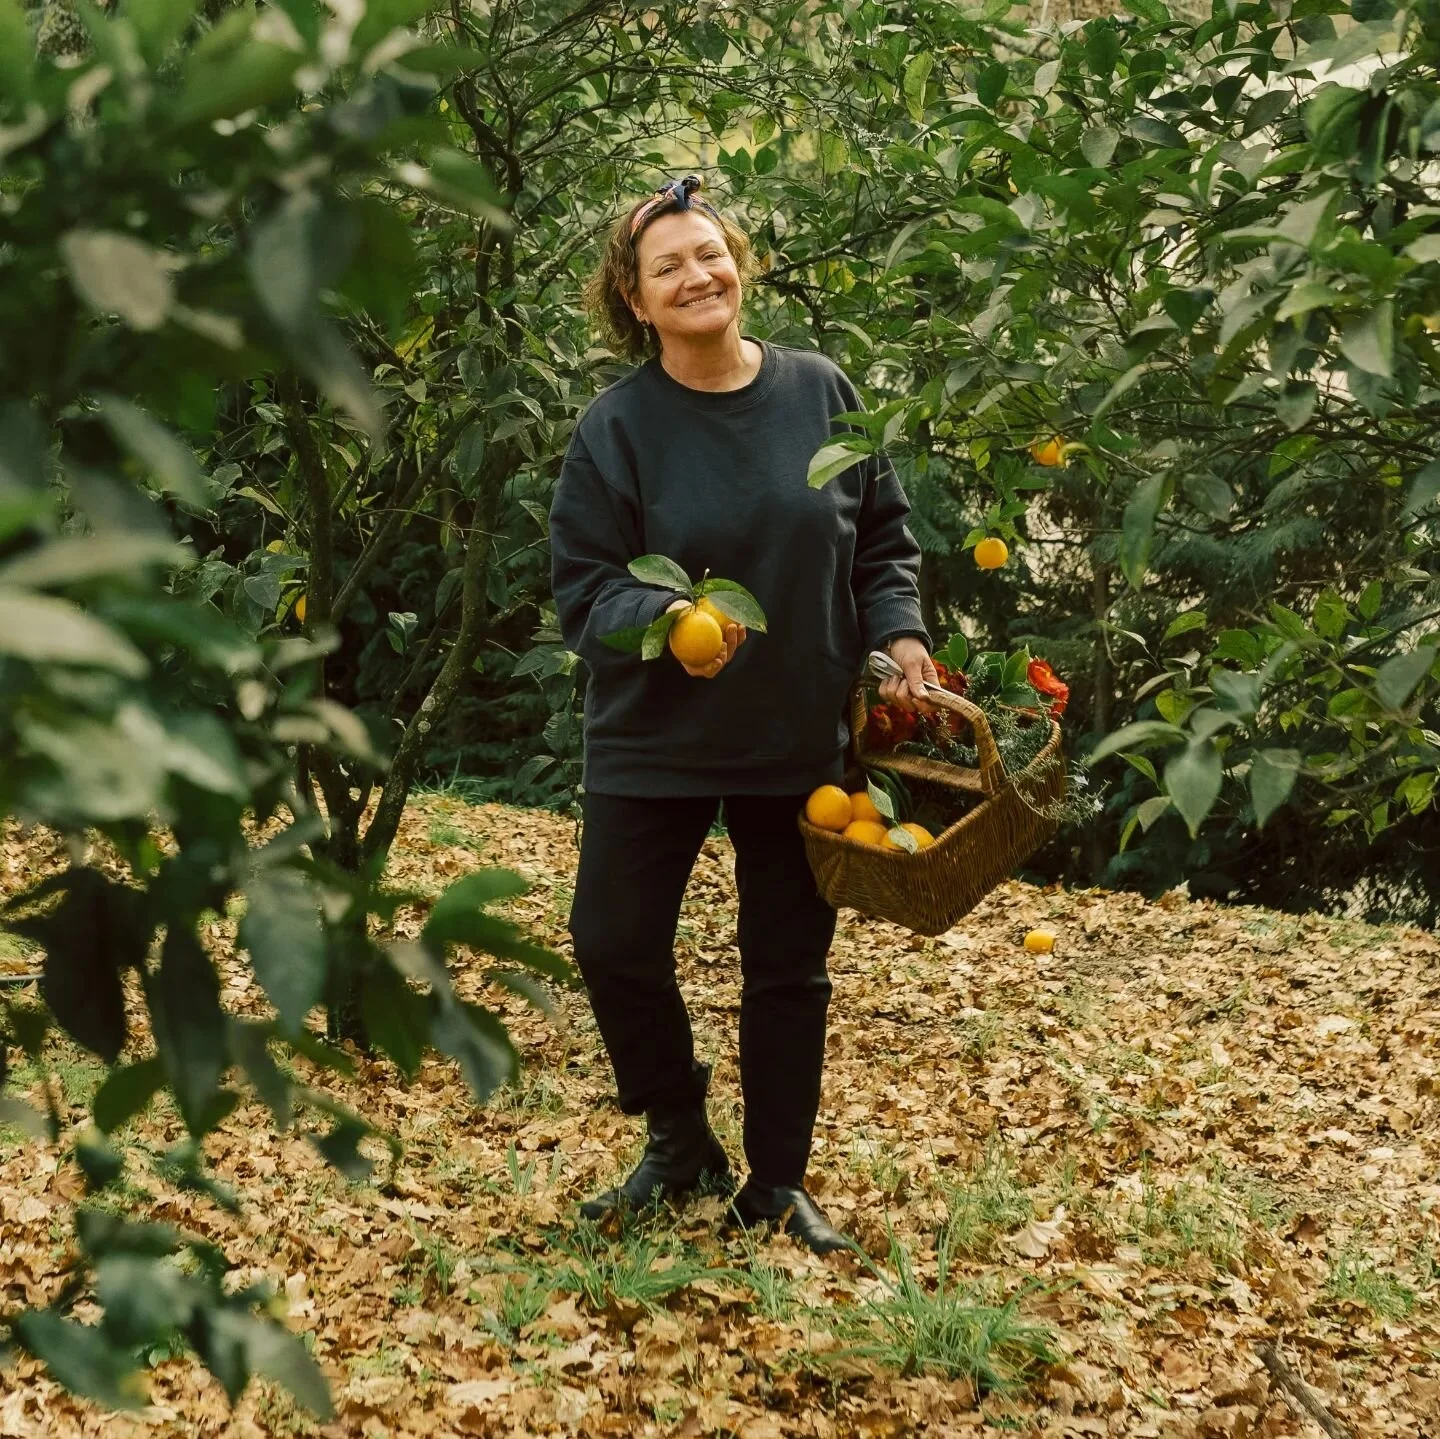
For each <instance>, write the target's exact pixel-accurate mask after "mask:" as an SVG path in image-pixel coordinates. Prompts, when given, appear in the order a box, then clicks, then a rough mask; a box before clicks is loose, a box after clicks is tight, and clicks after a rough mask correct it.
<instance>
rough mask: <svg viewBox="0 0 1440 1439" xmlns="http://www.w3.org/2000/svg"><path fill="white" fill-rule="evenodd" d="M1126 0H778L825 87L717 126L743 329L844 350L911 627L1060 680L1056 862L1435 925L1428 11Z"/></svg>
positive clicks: (1435, 291)
mask: <svg viewBox="0 0 1440 1439" xmlns="http://www.w3.org/2000/svg"><path fill="white" fill-rule="evenodd" d="M1127 8H1128V10H1129V12H1130V13H1129V14H1127V15H1115V16H1102V17H1098V18H1095V19H1092V20H1089V21H1087V22H1085V23H1084V24H1080V25H1076V24H1066V25H1064V26H1055V27H1049V28H1040V29H1034V28H1030V29H1022V28H1021V27H1020V26H1019V25H1015V24H1012V23H1011V21H1010V19H1009V18H1008V12H1009V10H1010V7H1009V6H1008V5H1006V4H1005V3H1004V0H996V3H994V4H992V5H990V6H988V7H983V8H981V7H977V8H976V9H974V10H972V11H969V12H961V11H958V10H957V9H956V7H953V6H949V5H941V4H925V3H917V4H912V5H910V6H908V7H907V8H906V22H907V23H906V25H905V27H904V28H903V29H901V28H898V27H896V26H895V25H893V24H892V23H890V21H891V19H893V17H892V16H891V15H890V14H889V8H888V7H884V6H880V5H873V4H864V3H862V4H858V5H851V4H844V5H841V4H833V5H820V6H816V7H812V9H811V12H810V17H809V18H810V21H811V23H812V24H813V26H814V27H816V28H815V31H814V35H815V38H816V39H817V40H819V41H820V42H821V45H820V46H819V47H817V48H819V49H820V50H821V52H822V53H821V55H820V57H819V58H817V59H816V60H815V62H814V64H815V67H816V76H817V78H816V81H815V84H816V87H817V88H816V89H815V90H814V91H812V94H811V100H812V101H813V100H815V99H816V97H819V96H823V93H824V85H825V83H826V81H825V74H826V73H828V75H829V81H828V83H829V84H830V86H831V87H832V94H833V97H834V103H833V104H823V103H813V104H807V105H806V106H797V107H794V108H792V109H790V110H779V111H776V112H773V113H771V112H758V111H750V112H746V114H747V116H748V118H749V120H750V122H751V128H750V131H749V133H748V135H746V134H743V133H738V134H736V138H735V140H734V141H733V142H732V143H731V144H729V145H722V146H721V148H720V150H719V154H718V164H719V166H720V168H721V170H722V172H723V173H724V175H725V177H726V179H727V181H728V182H729V184H731V185H732V186H733V187H734V189H735V190H736V191H737V192H738V194H739V195H741V196H742V197H743V203H744V204H745V205H747V206H748V207H749V208H750V210H751V213H752V214H753V215H755V216H757V217H763V218H762V219H761V220H760V223H759V227H758V228H759V230H760V233H761V235H762V240H763V242H764V244H765V247H766V248H767V249H768V251H769V257H768V258H769V268H768V270H767V272H766V274H765V276H764V278H763V280H762V286H763V287H764V288H765V289H766V290H768V292H769V293H770V294H772V295H773V296H774V297H775V300H776V302H777V303H776V305H775V307H774V309H773V310H772V313H771V315H770V316H769V317H768V319H769V323H770V326H771V332H772V333H774V334H776V335H778V336H779V337H781V338H788V337H794V338H796V339H797V340H799V341H801V342H803V343H810V344H819V345H822V346H823V347H825V348H826V349H828V350H830V351H831V352H832V353H834V354H835V355H836V357H837V358H839V359H840V360H841V361H842V362H843V363H845V364H846V365H847V367H848V368H849V369H850V370H851V371H852V373H855V374H856V375H857V376H859V377H861V378H862V380H863V381H864V383H865V386H866V391H867V396H868V399H869V401H870V413H869V414H868V415H867V416H865V417H856V421H855V425H856V433H855V434H854V435H853V436H852V437H850V438H849V439H848V440H845V441H842V443H843V444H846V445H848V446H849V447H850V448H851V449H852V450H855V451H864V450H866V449H873V448H875V447H877V446H879V445H881V444H883V445H885V446H886V447H887V448H888V449H889V451H890V452H891V453H892V454H893V455H894V456H895V458H896V460H897V463H898V464H899V466H900V468H901V472H902V476H903V477H904V479H905V480H906V483H907V486H908V487H909V489H910V493H911V497H912V500H913V501H914V502H915V506H916V508H915V521H914V523H915V528H916V530H917V533H918V534H919V537H920V539H921V542H922V544H923V545H924V546H925V547H926V548H927V550H928V552H929V556H928V558H929V563H928V564H927V566H926V574H925V578H924V584H925V589H926V594H925V599H926V602H927V605H928V607H929V610H930V614H931V618H932V621H933V622H934V624H935V625H936V626H937V627H938V628H940V629H941V630H942V631H943V630H944V629H945V628H946V627H948V626H950V625H952V624H958V623H962V622H963V623H964V624H965V625H967V626H970V627H971V628H972V629H979V630H981V631H984V632H986V634H987V637H989V638H990V639H991V640H992V642H993V641H996V640H999V641H1001V642H1003V643H1004V645H1005V647H1006V648H1013V647H1014V646H1016V645H1017V644H1019V643H1026V642H1029V643H1030V644H1031V645H1032V647H1034V648H1035V649H1036V650H1037V652H1043V653H1045V654H1046V655H1047V656H1048V657H1050V658H1051V659H1052V660H1054V661H1055V662H1056V663H1057V666H1058V667H1059V668H1060V669H1061V670H1062V671H1063V672H1064V673H1066V674H1067V675H1068V676H1069V677H1071V678H1072V679H1074V680H1076V682H1077V693H1076V703H1075V705H1074V706H1073V708H1072V711H1071V714H1072V717H1073V718H1074V719H1075V721H1076V725H1075V728H1077V729H1078V730H1080V731H1081V732H1082V733H1083V732H1084V731H1085V730H1088V731H1089V736H1090V739H1089V743H1088V745H1087V748H1094V749H1095V757H1096V760H1097V762H1102V763H1104V764H1105V766H1106V772H1107V773H1108V774H1109V776H1110V785H1111V794H1110V801H1109V803H1110V811H1109V814H1108V815H1107V817H1106V820H1105V822H1104V824H1103V825H1102V826H1101V827H1100V828H1099V829H1098V830H1097V831H1096V834H1095V835H1094V836H1093V839H1094V840H1095V843H1094V844H1093V845H1092V846H1091V848H1090V851H1089V853H1088V854H1085V853H1083V852H1082V853H1077V854H1075V855H1074V856H1073V857H1072V858H1069V859H1062V860H1061V863H1063V864H1068V865H1070V866H1071V872H1073V871H1074V870H1075V869H1080V870H1082V871H1083V869H1084V868H1087V867H1088V868H1089V870H1090V873H1091V874H1092V875H1095V876H1097V877H1098V876H1101V875H1103V876H1104V877H1105V878H1106V879H1107V880H1109V881H1110V882H1126V881H1129V882H1137V883H1142V884H1144V885H1146V886H1147V887H1163V886H1165V885H1167V884H1173V883H1176V882H1178V881H1179V880H1182V879H1189V880H1190V881H1191V883H1192V885H1193V886H1195V887H1196V888H1197V889H1199V888H1203V889H1205V890H1207V892H1213V893H1228V894H1239V895H1246V896H1250V897H1256V896H1259V897H1263V898H1269V899H1278V900H1279V901H1280V902H1282V903H1286V902H1289V903H1298V904H1302V905H1303V904H1309V903H1333V902H1337V900H1339V899H1343V897H1344V896H1345V895H1347V894H1351V893H1353V892H1354V889H1355V886H1356V885H1357V884H1359V883H1362V882H1363V883H1369V884H1372V886H1373V898H1374V899H1375V900H1376V901H1377V902H1378V903H1379V905H1380V907H1382V908H1383V907H1385V905H1386V904H1388V903H1398V904H1401V905H1408V906H1409V909H1410V912H1412V913H1414V914H1415V915H1417V916H1418V917H1422V918H1423V917H1425V916H1427V915H1429V916H1432V917H1433V915H1434V914H1435V913H1436V912H1437V908H1440V889H1437V886H1436V881H1435V876H1436V874H1440V866H1436V865H1435V863H1434V855H1435V846H1436V843H1437V838H1440V836H1437V827H1440V810H1437V807H1436V772H1437V763H1440V739H1437V729H1440V723H1437V715H1436V697H1437V688H1440V685H1437V676H1440V669H1437V661H1436V656H1437V649H1436V644H1437V639H1440V631H1437V625H1436V618H1437V612H1440V600H1437V588H1436V579H1437V576H1436V553H1435V551H1436V540H1437V525H1436V509H1435V498H1436V492H1437V480H1440V462H1437V459H1436V453H1437V452H1436V448H1435V441H1434V436H1435V435H1436V433H1437V419H1440V407H1437V389H1436V378H1437V365H1440V358H1437V350H1436V347H1435V341H1434V334H1435V329H1436V327H1437V325H1440V321H1436V320H1435V318H1434V317H1435V315H1436V314H1437V312H1440V240H1437V231H1436V224H1435V217H1434V213H1433V210H1432V208H1431V206H1430V202H1429V189H1430V187H1431V185H1432V183H1433V174H1434V169H1435V164H1436V156H1437V147H1440V103H1437V100H1440V85H1437V60H1440V50H1437V45H1440V21H1437V14H1436V6H1435V5H1434V4H1433V3H1426V4H1422V5H1419V6H1414V7H1409V8H1407V9H1405V10H1400V9H1398V8H1397V7H1394V6H1392V5H1389V4H1387V3H1385V0H1357V3H1356V4H1355V5H1353V6H1347V5H1345V4H1343V3H1339V0H1307V3H1303V4H1294V5H1290V4H1286V3H1279V4H1271V3H1259V4H1238V5H1230V4H1226V3H1217V4H1216V6H1215V9H1214V13H1213V15H1212V16H1210V17H1208V18H1206V19H1204V20H1202V21H1201V22H1199V23H1194V22H1191V21H1182V20H1180V19H1177V18H1176V17H1174V16H1172V14H1171V12H1170V11H1169V10H1168V9H1167V8H1166V7H1165V5H1164V4H1162V3H1160V0H1143V3H1135V4H1132V5H1130V6H1129V7H1127ZM738 23H742V22H737V24H738ZM787 127H788V135H787ZM1057 435H1058V436H1061V437H1063V438H1064V439H1066V440H1068V441H1070V442H1072V443H1073V444H1074V445H1075V446H1076V448H1074V449H1071V450H1068V451H1067V452H1066V453H1065V454H1064V456H1063V460H1064V462H1063V463H1060V464H1050V463H1043V462H1042V461H1049V460H1052V459H1060V458H1062V457H1061V456H1060V455H1056V454H1051V453H1049V452H1048V451H1046V450H1043V449H1040V448H1038V447H1036V442H1037V441H1040V442H1042V444H1043V443H1044V442H1046V441H1048V440H1050V439H1051V438H1052V437H1054V436H1057ZM1037 456H1038V459H1037ZM844 463H845V456H844V454H843V453H830V454H827V455H824V456H823V457H821V458H820V459H819V460H818V461H817V472H816V478H817V479H823V476H824V472H825V468H826V467H827V466H828V467H830V468H831V469H833V468H834V467H835V466H836V465H843V464H844ZM987 535H997V536H999V537H1000V538H1002V539H1004V540H1005V541H1006V543H1007V545H1008V546H1009V548H1010V551H1011V554H1010V558H1009V562H1008V564H1007V565H1005V566H1004V567H1003V568H1000V569H997V570H995V571H993V572H990V573H988V574H985V575H981V574H980V573H978V571H977V569H976V567H975V566H974V565H973V563H971V561H970V559H969V557H968V555H967V553H966V551H967V549H969V548H972V547H973V546H974V545H976V544H977V543H978V542H979V541H980V540H981V539H982V538H983V537H985V536H987ZM1117 753H1118V754H1123V755H1124V756H1125V757H1126V758H1125V760H1124V761H1116V760H1113V759H1110V758H1109V756H1112V755H1115V754H1117ZM1077 848H1078V842H1077Z"/></svg>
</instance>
